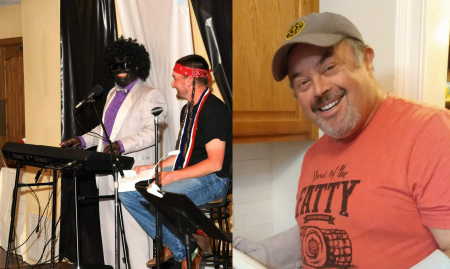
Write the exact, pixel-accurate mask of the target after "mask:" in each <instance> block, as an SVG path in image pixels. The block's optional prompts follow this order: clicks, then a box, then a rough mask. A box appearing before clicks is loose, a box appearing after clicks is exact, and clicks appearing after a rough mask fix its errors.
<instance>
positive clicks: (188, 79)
mask: <svg viewBox="0 0 450 269" xmlns="http://www.w3.org/2000/svg"><path fill="white" fill-rule="evenodd" d="M186 82H187V83H188V86H189V87H191V86H192V84H194V77H191V76H189V77H186Z"/></svg>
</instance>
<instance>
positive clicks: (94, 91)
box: [75, 84, 103, 109]
mask: <svg viewBox="0 0 450 269" xmlns="http://www.w3.org/2000/svg"><path fill="white" fill-rule="evenodd" d="M102 92H103V87H102V86H100V85H98V84H97V85H95V86H94V87H92V91H91V92H90V93H89V94H88V95H87V96H86V97H85V98H83V100H82V101H81V102H79V103H78V105H76V106H75V109H76V108H79V107H80V106H82V105H83V104H84V103H86V102H87V101H89V100H90V99H91V98H92V97H94V96H99V95H100V94H102Z"/></svg>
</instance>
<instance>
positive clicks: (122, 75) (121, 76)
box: [117, 74, 127, 78]
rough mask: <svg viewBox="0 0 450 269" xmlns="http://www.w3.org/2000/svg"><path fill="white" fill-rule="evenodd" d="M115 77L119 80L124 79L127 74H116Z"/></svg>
mask: <svg viewBox="0 0 450 269" xmlns="http://www.w3.org/2000/svg"><path fill="white" fill-rule="evenodd" d="M117 76H118V77H119V78H124V77H126V76H127V74H117Z"/></svg>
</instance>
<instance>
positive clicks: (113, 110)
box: [78, 79, 138, 152]
mask: <svg viewBox="0 0 450 269" xmlns="http://www.w3.org/2000/svg"><path fill="white" fill-rule="evenodd" d="M137 81H138V79H136V80H135V81H133V82H131V83H130V84H129V85H128V86H126V87H125V91H120V90H119V89H123V88H122V87H120V86H117V87H118V89H117V92H116V95H115V96H114V98H113V100H112V101H111V103H110V104H109V106H108V108H107V109H106V112H105V122H104V124H105V129H106V132H107V133H108V135H111V131H112V128H113V126H114V121H115V120H116V116H117V113H118V112H119V109H120V107H121V106H122V104H123V101H125V98H126V97H127V95H128V94H129V93H130V91H131V89H132V88H133V86H134V85H135V84H136V82H137ZM78 138H79V139H80V140H81V147H82V148H86V142H85V141H84V139H83V137H81V136H78ZM116 142H117V143H118V144H119V146H120V152H125V148H124V147H123V144H122V142H120V140H117V141H116ZM103 144H104V145H108V141H106V140H104V141H103Z"/></svg>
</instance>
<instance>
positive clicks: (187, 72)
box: [173, 63, 212, 81]
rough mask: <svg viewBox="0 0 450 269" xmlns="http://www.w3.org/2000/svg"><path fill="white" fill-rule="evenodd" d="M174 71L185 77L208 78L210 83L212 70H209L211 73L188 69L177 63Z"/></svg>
mask: <svg viewBox="0 0 450 269" xmlns="http://www.w3.org/2000/svg"><path fill="white" fill-rule="evenodd" d="M173 71H174V72H176V73H178V74H180V75H183V76H188V77H194V78H207V79H208V81H209V73H210V72H211V71H212V70H211V69H209V71H208V70H205V69H198V68H193V67H186V66H184V65H181V64H179V63H175V67H174V68H173Z"/></svg>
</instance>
